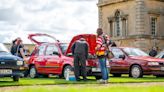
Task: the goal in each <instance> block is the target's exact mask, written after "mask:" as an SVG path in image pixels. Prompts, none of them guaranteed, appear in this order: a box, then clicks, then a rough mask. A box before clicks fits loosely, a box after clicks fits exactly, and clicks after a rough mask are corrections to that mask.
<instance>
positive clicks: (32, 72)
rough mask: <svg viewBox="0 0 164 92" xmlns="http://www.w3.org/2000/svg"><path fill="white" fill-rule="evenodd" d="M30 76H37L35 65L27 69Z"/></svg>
mask: <svg viewBox="0 0 164 92" xmlns="http://www.w3.org/2000/svg"><path fill="white" fill-rule="evenodd" d="M29 76H30V78H36V77H37V76H38V74H37V70H36V68H35V66H31V67H30V70H29Z"/></svg>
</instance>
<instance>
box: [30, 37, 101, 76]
mask: <svg viewBox="0 0 164 92" xmlns="http://www.w3.org/2000/svg"><path fill="white" fill-rule="evenodd" d="M35 36H47V37H50V38H51V39H54V43H49V42H45V41H43V42H39V41H38V40H37V39H34V37H35ZM80 37H84V38H85V39H86V40H87V41H88V43H89V46H90V47H89V53H90V55H89V56H90V58H89V59H88V60H87V74H88V75H89V76H100V75H101V73H100V71H95V72H94V71H92V68H96V67H98V62H97V59H96V58H95V57H94V51H95V50H94V47H95V45H96V44H95V42H96V36H95V35H92V34H83V35H78V36H75V37H74V38H73V39H72V41H71V42H70V44H69V46H68V49H67V50H66V51H65V53H63V52H62V49H61V47H60V46H61V45H62V44H64V43H60V42H58V41H57V40H56V38H54V37H52V36H49V35H47V34H30V35H29V37H28V38H29V39H30V40H31V41H33V42H35V43H36V44H37V46H36V47H35V49H34V51H33V53H32V54H31V57H30V59H29V62H28V64H29V67H31V66H35V68H36V70H37V73H39V74H46V75H48V74H56V75H62V74H63V71H64V68H65V66H67V65H69V66H72V67H73V57H72V56H70V55H69V54H70V53H71V46H72V44H73V43H74V42H75V41H76V40H78V39H79V38H80ZM51 45H53V46H56V47H57V49H58V51H59V55H46V50H47V48H48V46H51ZM39 48H44V49H43V51H42V52H43V54H38V49H39Z"/></svg>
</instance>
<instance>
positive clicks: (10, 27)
mask: <svg viewBox="0 0 164 92" xmlns="http://www.w3.org/2000/svg"><path fill="white" fill-rule="evenodd" d="M96 4H97V0H0V42H2V43H4V42H12V40H13V39H15V38H17V37H21V38H22V40H23V43H31V41H30V40H28V34H32V33H46V34H49V35H52V36H54V37H56V38H57V39H59V40H61V41H63V42H69V41H70V40H71V39H72V37H73V36H75V35H78V34H84V33H95V30H96V28H97V27H98V8H97V5H96Z"/></svg>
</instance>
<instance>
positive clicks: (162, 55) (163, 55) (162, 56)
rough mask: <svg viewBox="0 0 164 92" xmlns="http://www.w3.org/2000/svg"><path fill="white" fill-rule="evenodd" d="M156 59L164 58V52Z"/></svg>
mask: <svg viewBox="0 0 164 92" xmlns="http://www.w3.org/2000/svg"><path fill="white" fill-rule="evenodd" d="M155 57H156V58H164V52H160V53H159V54H158V55H157V56H155Z"/></svg>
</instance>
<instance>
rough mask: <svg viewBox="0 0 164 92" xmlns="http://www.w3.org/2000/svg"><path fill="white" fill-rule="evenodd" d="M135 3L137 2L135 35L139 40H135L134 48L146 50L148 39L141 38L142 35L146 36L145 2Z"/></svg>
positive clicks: (137, 0) (138, 1) (138, 0)
mask: <svg viewBox="0 0 164 92" xmlns="http://www.w3.org/2000/svg"><path fill="white" fill-rule="evenodd" d="M135 1H136V19H135V35H137V38H136V40H135V43H134V46H135V47H138V48H141V49H143V50H145V49H146V46H147V39H145V38H141V37H142V35H144V34H146V28H145V27H146V25H145V23H146V22H145V21H146V6H145V0H135Z"/></svg>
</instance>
